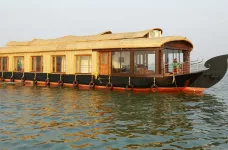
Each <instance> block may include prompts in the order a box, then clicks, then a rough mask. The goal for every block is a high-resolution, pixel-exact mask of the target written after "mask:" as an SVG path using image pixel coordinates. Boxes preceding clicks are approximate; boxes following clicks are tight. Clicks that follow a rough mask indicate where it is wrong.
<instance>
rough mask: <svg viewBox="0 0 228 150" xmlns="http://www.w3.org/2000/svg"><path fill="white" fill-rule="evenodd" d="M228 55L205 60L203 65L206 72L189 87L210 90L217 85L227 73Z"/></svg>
mask: <svg viewBox="0 0 228 150" xmlns="http://www.w3.org/2000/svg"><path fill="white" fill-rule="evenodd" d="M227 60H228V54H226V55H221V56H216V57H213V58H211V59H209V60H207V61H206V62H205V64H204V66H205V67H206V68H208V69H207V70H205V71H203V72H202V74H201V75H200V76H199V77H198V78H197V79H196V80H195V81H194V82H193V83H192V84H191V85H190V86H192V87H201V88H210V87H212V86H213V85H215V84H217V83H218V82H219V81H220V80H221V79H222V78H223V77H224V75H225V74H226V72H227V67H228V65H227Z"/></svg>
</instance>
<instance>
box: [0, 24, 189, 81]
mask: <svg viewBox="0 0 228 150" xmlns="http://www.w3.org/2000/svg"><path fill="white" fill-rule="evenodd" d="M162 33H163V31H162V29H160V28H155V29H151V30H146V31H141V32H131V33H112V32H111V31H107V32H103V33H100V34H97V35H90V36H64V37H60V38H57V39H49V40H44V39H34V40H31V41H26V42H16V41H11V42H8V43H7V44H6V46H5V47H2V48H0V71H1V72H39V73H50V74H72V75H74V74H78V75H88V74H91V75H98V74H99V75H109V76H129V77H132V76H141V77H143V76H146V77H153V76H168V75H169V74H170V73H172V72H173V68H172V67H170V66H169V65H170V64H172V63H173V60H174V59H176V60H177V62H179V63H183V65H185V67H184V68H185V72H188V69H187V68H189V67H186V66H189V63H188V62H189V60H190V52H191V50H192V48H193V44H192V43H191V41H189V40H188V39H187V38H186V37H182V36H162ZM184 63H185V64H184ZM182 67H183V66H182ZM180 72H181V73H184V71H183V69H182V71H180Z"/></svg>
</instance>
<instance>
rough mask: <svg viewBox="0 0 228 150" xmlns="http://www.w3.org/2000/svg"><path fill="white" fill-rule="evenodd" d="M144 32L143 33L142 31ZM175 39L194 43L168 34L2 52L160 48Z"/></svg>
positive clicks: (32, 46) (16, 48) (2, 49)
mask: <svg viewBox="0 0 228 150" xmlns="http://www.w3.org/2000/svg"><path fill="white" fill-rule="evenodd" d="M140 34H142V33H140ZM173 41H185V42H187V43H189V45H190V46H191V47H193V44H192V43H191V41H190V40H188V39H187V38H186V37H182V36H167V37H153V38H135V39H120V40H103V41H82V42H74V43H69V44H68V43H66V44H50V45H30V46H16V47H5V48H1V49H0V53H6V54H7V53H26V52H45V51H65V50H91V49H93V50H96V49H112V48H113V49H114V48H159V47H162V46H163V45H164V44H165V43H168V42H173Z"/></svg>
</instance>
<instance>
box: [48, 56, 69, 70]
mask: <svg viewBox="0 0 228 150" xmlns="http://www.w3.org/2000/svg"><path fill="white" fill-rule="evenodd" d="M57 57H65V64H64V65H61V66H63V67H65V68H63V70H65V71H64V72H62V71H60V72H57V69H56V68H57V61H56V58H57ZM54 60H55V64H54V63H53V61H54ZM51 67H52V68H51V72H52V73H66V55H52V56H51ZM61 70H62V68H61Z"/></svg>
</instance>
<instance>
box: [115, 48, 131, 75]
mask: <svg viewBox="0 0 228 150" xmlns="http://www.w3.org/2000/svg"><path fill="white" fill-rule="evenodd" d="M113 52H114V53H120V55H119V58H118V60H119V59H121V60H119V61H118V62H119V66H120V69H122V63H124V62H122V58H124V57H122V56H123V55H121V53H122V52H129V58H130V59H129V60H130V61H129V67H130V70H129V72H126V73H124V72H117V73H116V72H113V69H115V68H113V67H112V64H113V57H112V56H113ZM131 55H132V51H130V50H125V51H120V50H117V51H112V52H111V74H112V75H121V76H124V75H131V74H132V65H131V60H132V56H131ZM133 59H134V58H133Z"/></svg>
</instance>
